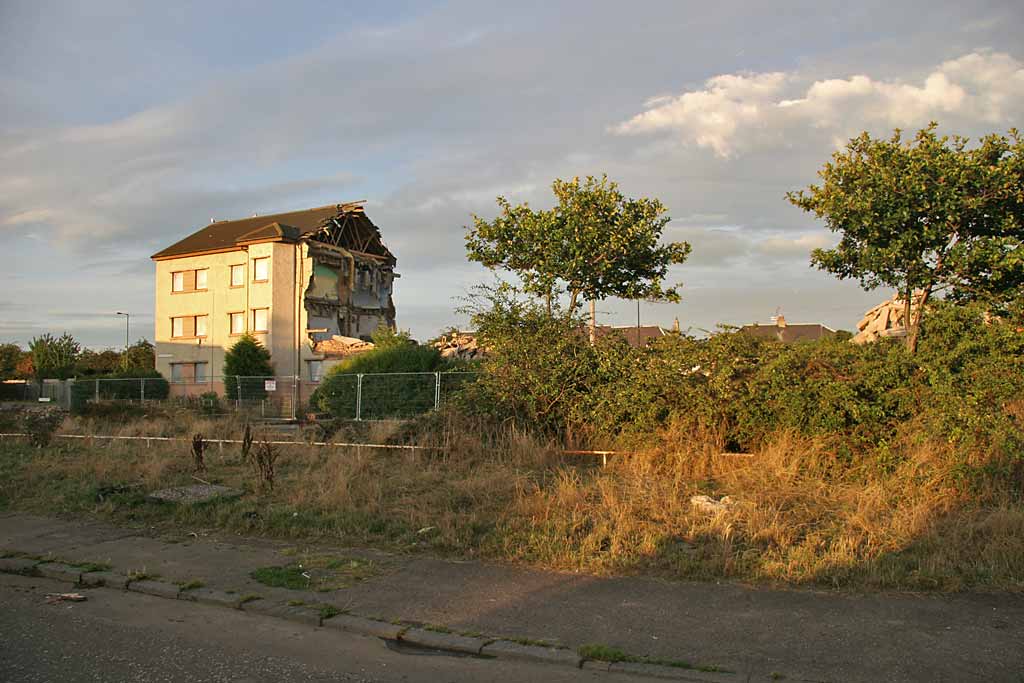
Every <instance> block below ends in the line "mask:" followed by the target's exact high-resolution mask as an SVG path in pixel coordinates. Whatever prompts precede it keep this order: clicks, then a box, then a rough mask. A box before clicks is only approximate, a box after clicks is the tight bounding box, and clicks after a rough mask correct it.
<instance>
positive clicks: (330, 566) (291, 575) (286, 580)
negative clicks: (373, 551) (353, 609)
mask: <svg viewBox="0 0 1024 683" xmlns="http://www.w3.org/2000/svg"><path fill="white" fill-rule="evenodd" d="M378 573H379V568H378V567H377V566H376V565H375V564H374V563H372V562H368V561H365V560H358V559H348V558H335V557H330V556H317V555H305V556H303V557H302V558H301V561H300V562H296V563H293V564H288V565H284V566H280V567H261V568H259V569H257V570H255V571H254V572H252V574H251V576H252V578H253V579H255V580H256V581H259V582H260V583H262V584H264V585H267V586H273V587H276V588H288V589H291V590H315V591H319V592H328V591H333V590H337V589H339V588H347V587H348V586H351V585H352V584H353V583H356V582H358V581H363V580H366V579H368V578H370V577H372V576H375V575H377V574H378Z"/></svg>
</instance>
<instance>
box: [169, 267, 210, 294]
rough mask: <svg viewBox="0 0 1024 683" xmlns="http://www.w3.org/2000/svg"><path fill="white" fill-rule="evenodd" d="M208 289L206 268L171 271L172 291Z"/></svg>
mask: <svg viewBox="0 0 1024 683" xmlns="http://www.w3.org/2000/svg"><path fill="white" fill-rule="evenodd" d="M205 290H206V268H200V269H198V270H179V271H176V272H174V273H171V291H172V292H201V291H205Z"/></svg>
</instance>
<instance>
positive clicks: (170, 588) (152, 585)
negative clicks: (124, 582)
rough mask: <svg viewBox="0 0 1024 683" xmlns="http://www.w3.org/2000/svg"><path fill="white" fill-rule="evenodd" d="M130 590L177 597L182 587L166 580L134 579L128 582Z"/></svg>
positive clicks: (164, 596)
mask: <svg viewBox="0 0 1024 683" xmlns="http://www.w3.org/2000/svg"><path fill="white" fill-rule="evenodd" d="M128 590H130V591H135V592H136V593H145V594H146V595H156V596H159V597H161V598H172V599H177V597H178V593H180V592H181V589H180V588H178V587H177V586H176V585H174V584H173V583H167V582H166V581H149V580H143V581H132V582H130V583H129V584H128Z"/></svg>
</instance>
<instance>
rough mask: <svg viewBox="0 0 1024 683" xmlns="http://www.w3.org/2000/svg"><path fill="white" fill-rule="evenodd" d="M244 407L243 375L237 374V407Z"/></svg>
mask: <svg viewBox="0 0 1024 683" xmlns="http://www.w3.org/2000/svg"><path fill="white" fill-rule="evenodd" d="M241 407H242V376H241V375H235V408H236V409H238V408H241Z"/></svg>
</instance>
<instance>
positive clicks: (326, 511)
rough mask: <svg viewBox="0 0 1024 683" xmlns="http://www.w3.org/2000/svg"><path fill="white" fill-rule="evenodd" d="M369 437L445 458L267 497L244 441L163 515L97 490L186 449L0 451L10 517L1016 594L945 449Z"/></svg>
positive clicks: (434, 431)
mask: <svg viewBox="0 0 1024 683" xmlns="http://www.w3.org/2000/svg"><path fill="white" fill-rule="evenodd" d="M88 427H89V425H81V424H79V425H75V426H74V427H73V428H74V429H76V430H84V429H87V428H88ZM200 430H201V431H202V433H203V434H204V435H207V436H208V437H210V438H216V437H215V436H214V435H223V436H228V437H231V438H238V436H239V434H240V432H241V427H240V425H239V424H238V423H232V422H229V421H212V420H209V419H206V418H196V419H194V420H193V421H191V422H188V423H187V424H173V425H169V424H166V423H163V422H159V421H157V422H155V423H134V424H132V423H128V424H125V425H123V426H122V427H121V428H120V432H119V433H122V434H150V435H152V434H154V433H156V432H157V431H162V432H164V433H167V432H172V433H175V434H181V433H185V434H188V433H194V432H195V431H200ZM364 436H365V437H367V441H375V442H380V441H385V440H388V439H398V438H400V437H401V438H402V439H403V440H406V441H408V440H410V439H411V441H412V442H414V443H419V444H421V445H444V444H446V446H447V447H446V449H445V450H443V451H408V450H405V451H403V450H375V449H368V448H318V447H311V446H301V445H300V446H294V447H285V448H282V455H281V460H280V461H279V464H278V475H277V483H276V485H275V487H274V490H273V492H264V493H262V494H260V493H258V492H257V487H256V485H255V482H254V480H253V475H252V473H251V471H250V470H249V469H248V468H247V467H246V465H245V463H243V462H242V459H241V457H240V454H239V447H238V446H236V445H232V446H225V448H224V450H223V451H220V450H219V449H218V448H217V447H216V446H213V447H211V448H210V450H209V451H208V453H207V462H208V467H209V472H208V473H207V474H205V475H204V477H205V478H208V479H210V480H214V481H217V482H220V483H226V484H229V485H233V486H238V487H242V488H243V489H245V490H247V491H249V492H250V493H249V495H247V496H246V497H245V498H243V499H242V500H241V501H236V502H233V503H228V504H224V505H221V506H214V507H211V508H201V509H195V510H184V511H183V510H178V511H174V512H168V511H167V510H157V509H153V508H151V507H147V506H145V505H141V504H140V503H139V502H138V500H137V499H132V498H131V497H126V498H123V499H116V498H115V499H109V500H107V499H104V500H102V501H98V500H97V498H96V493H95V492H96V490H97V488H99V487H104V486H108V487H109V486H111V485H128V486H133V485H135V486H137V487H138V490H139V491H148V490H151V489H154V488H157V487H162V486H167V485H172V484H178V483H188V482H189V481H190V458H189V455H188V444H187V443H184V442H183V443H179V444H171V445H168V444H159V445H158V444H156V443H155V442H154V445H153V446H151V447H149V448H146V447H145V446H143V445H141V444H139V443H138V442H135V443H114V444H110V445H108V444H101V443H100V442H97V443H96V444H88V443H80V444H73V445H71V446H69V445H67V444H62V445H60V446H51V448H50V450H49V451H48V452H47V451H43V452H36V451H29V450H27V449H25V450H22V451H17V452H12V453H5V454H4V458H6V459H7V462H5V463H4V472H7V473H8V475H9V476H8V481H7V484H6V490H5V491H3V493H4V495H5V497H9V498H10V499H11V501H12V502H13V504H14V505H15V506H18V507H27V508H32V509H37V510H40V511H53V510H55V509H56V510H58V511H62V512H76V513H80V512H87V513H88V512H91V513H95V514H100V515H108V516H112V517H115V518H129V519H131V520H143V519H144V520H147V523H148V522H149V521H152V522H153V523H158V522H161V521H162V522H170V523H173V524H189V525H192V526H195V525H207V526H220V527H225V528H232V529H236V530H240V531H245V532H248V533H264V534H272V535H278V536H291V537H306V538H314V537H318V536H319V537H323V536H326V537H330V538H334V539H339V538H340V539H343V540H345V541H347V542H363V543H373V544H381V545H385V546H388V547H396V546H397V547H400V548H410V547H424V548H430V549H433V550H436V551H441V552H449V553H457V554H461V555H464V556H485V557H489V558H494V559H506V560H515V561H522V562H528V563H531V564H534V565H539V566H544V567H551V568H558V569H572V570H583V571H588V572H596V573H646V574H655V575H661V576H668V577H674V578H723V577H725V578H732V579H739V580H750V581H767V582H785V583H792V584H807V583H810V584H817V585H822V584H824V585H832V586H857V587H863V588H900V589H906V588H910V589H944V590H957V589H962V588H967V587H985V588H998V589H1011V590H1020V589H1022V588H1024V506H1022V504H1021V501H1020V497H1019V494H1017V493H1014V491H1013V490H1012V488H1008V487H1006V486H1005V485H1002V484H998V483H993V484H992V486H991V487H989V488H988V489H986V490H983V491H980V492H979V491H978V490H977V489H976V488H975V489H972V488H970V487H968V486H965V485H964V484H963V482H962V480H961V479H960V478H958V470H957V468H958V467H959V466H958V465H955V464H954V463H963V462H965V461H966V462H969V463H971V462H973V464H975V465H979V464H983V460H984V457H983V454H973V455H971V456H970V457H967V458H965V457H964V456H963V454H958V453H956V452H955V451H954V450H952V447H951V446H949V445H946V444H939V445H934V444H918V445H916V446H912V445H908V446H905V447H904V448H903V450H902V452H903V456H904V457H903V458H902V460H901V461H900V462H899V464H897V465H895V466H894V467H890V468H889V469H883V468H881V467H879V466H878V465H876V464H870V463H865V464H862V465H859V466H851V465H850V464H849V463H846V462H844V461H841V460H839V459H838V458H837V457H836V456H835V455H834V454H833V453H832V452H831V451H830V450H829V449H828V448H827V447H826V445H825V444H824V443H822V442H821V441H816V440H813V439H806V438H801V437H798V436H796V435H793V434H788V433H780V434H777V435H776V436H775V438H774V439H773V440H772V441H771V442H769V443H768V444H767V445H766V446H765V447H764V448H763V449H762V450H760V451H759V452H757V453H755V454H754V457H752V458H739V457H732V456H723V455H721V454H720V449H719V447H718V444H719V443H720V440H719V439H717V438H716V436H715V434H714V433H710V432H700V431H699V430H697V431H693V430H684V429H682V428H677V429H676V430H675V431H669V432H668V433H666V434H665V435H663V438H662V440H661V444H662V445H661V446H660V447H658V448H654V449H651V450H649V451H646V452H643V453H638V454H636V455H632V456H622V457H617V458H613V460H612V461H611V462H610V463H609V466H608V467H606V468H601V467H599V466H595V465H593V464H581V463H580V462H579V461H578V460H576V461H571V462H570V461H566V460H564V459H563V458H561V457H560V456H558V454H557V452H556V451H557V449H556V448H555V444H553V443H549V442H544V441H541V440H538V439H537V438H536V437H535V436H532V435H530V434H529V433H526V432H524V431H522V430H519V429H515V428H512V427H509V426H504V427H498V428H496V427H493V426H488V425H485V424H483V423H476V422H469V421H466V420H464V419H457V418H447V421H444V422H438V421H435V422H433V423H431V424H430V425H429V428H425V429H423V430H422V431H420V432H419V433H413V434H412V435H411V436H410V434H409V427H408V425H402V424H398V423H379V424H376V425H373V426H372V427H370V428H369V431H368V432H367V433H366V434H365V435H364ZM259 438H260V435H259V433H258V432H257V439H259ZM907 443H908V444H909V443H912V442H911V440H909V439H908V441H907ZM993 482H996V480H993ZM55 483H59V485H57V484H55ZM697 494H705V495H710V496H712V497H714V498H719V497H721V496H725V495H728V496H729V497H730V499H731V500H732V501H733V503H732V504H731V505H730V506H727V507H725V508H724V509H722V510H720V511H717V512H707V511H704V510H701V509H699V508H697V507H695V506H694V505H693V504H692V503H691V497H692V496H694V495H697Z"/></svg>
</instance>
